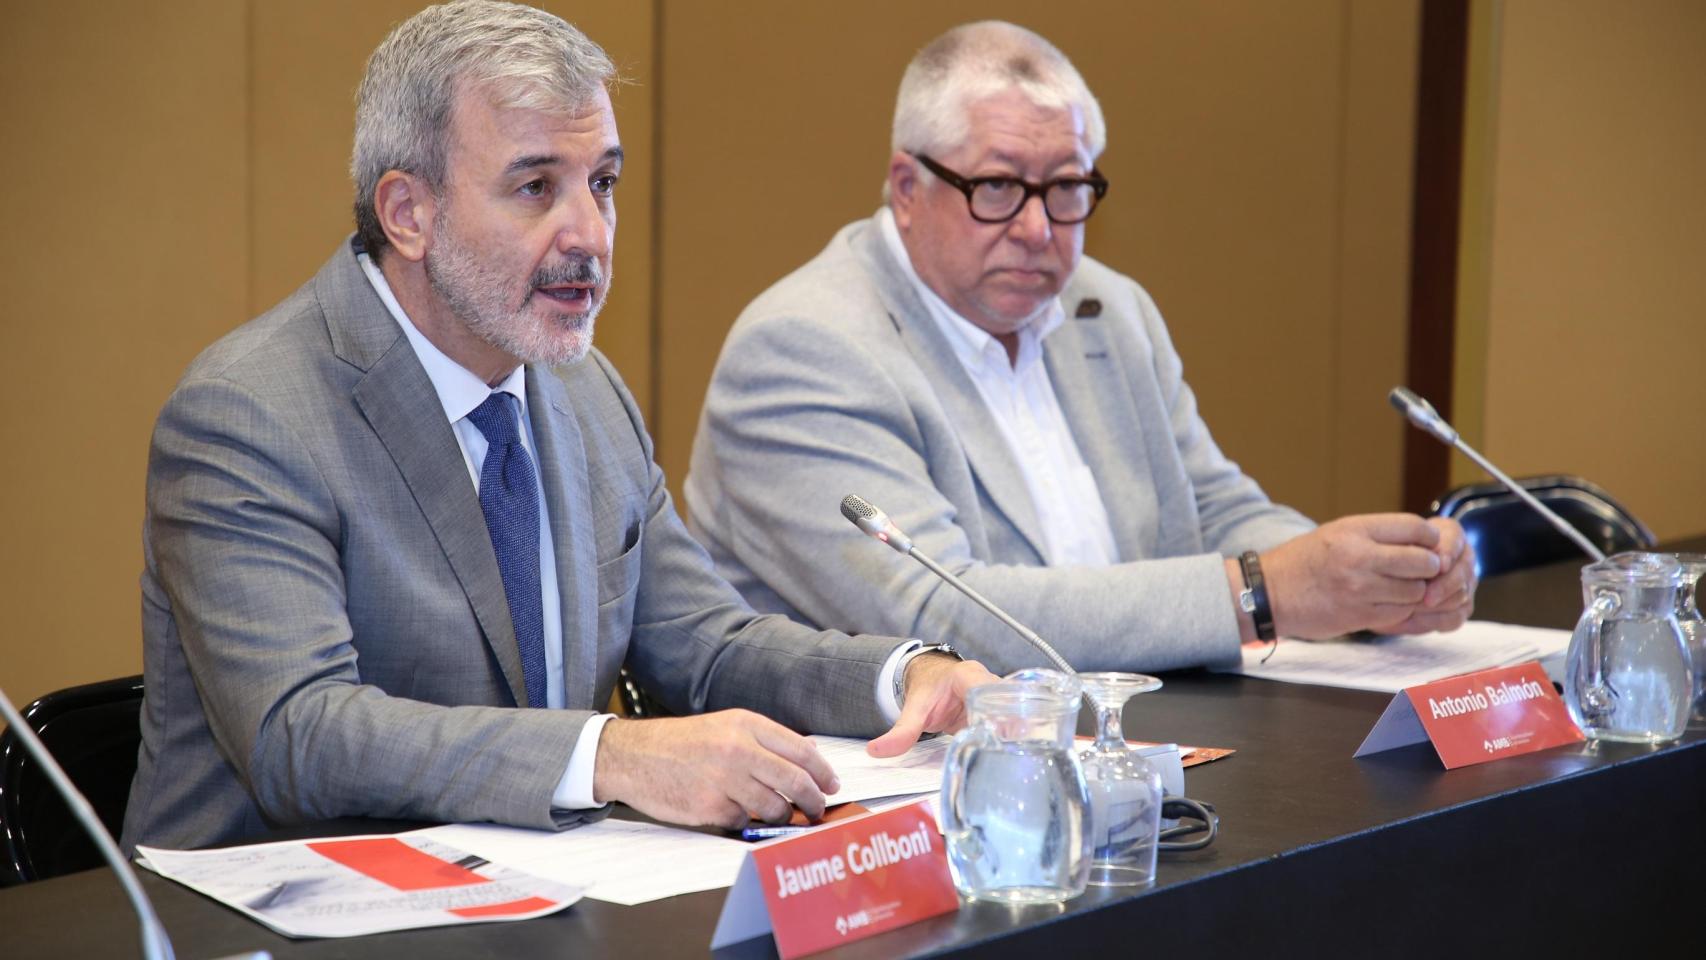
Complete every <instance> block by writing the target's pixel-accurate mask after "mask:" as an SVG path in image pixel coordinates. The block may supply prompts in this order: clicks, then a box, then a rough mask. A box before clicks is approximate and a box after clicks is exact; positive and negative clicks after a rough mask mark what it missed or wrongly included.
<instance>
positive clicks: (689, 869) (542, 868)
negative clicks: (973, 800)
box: [405, 736, 949, 905]
mask: <svg viewBox="0 0 1706 960" xmlns="http://www.w3.org/2000/svg"><path fill="white" fill-rule="evenodd" d="M811 739H812V741H813V742H814V743H816V744H817V747H818V750H819V751H821V752H822V753H823V756H824V759H826V760H828V761H829V765H830V766H831V767H832V768H834V770H835V774H836V776H837V777H839V778H840V779H841V790H840V791H839V792H837V793H835V794H832V795H830V796H829V797H828V798H827V799H828V801H829V802H830V803H831V804H836V803H848V802H850V801H876V800H878V799H880V798H901V799H899V800H895V801H891V802H904V800H909V799H911V798H913V797H915V796H917V795H918V794H920V793H935V792H936V791H937V790H938V789H940V788H941V785H942V761H943V759H944V758H945V757H946V756H947V752H948V743H949V738H947V737H937V738H936V739H933V740H925V741H923V742H921V743H919V744H917V745H915V746H914V747H913V748H912V749H911V750H909V751H907V752H906V753H904V754H902V755H901V756H898V757H892V758H889V759H886V760H878V759H875V758H873V757H871V756H869V755H867V754H866V753H865V744H866V743H867V742H869V741H866V740H857V739H853V738H849V737H821V736H814V737H812V738H811ZM413 835H414V836H426V837H429V838H431V839H432V840H434V841H437V842H439V843H443V844H446V845H448V846H453V847H456V848H458V849H462V850H466V851H468V852H469V853H474V854H478V855H479V856H481V857H484V858H485V859H487V860H491V861H492V862H494V863H503V864H507V865H509V866H512V867H515V868H517V869H519V870H524V871H526V872H528V873H531V874H533V875H535V876H540V877H545V878H547V879H550V880H554V881H556V882H558V883H564V884H570V885H574V886H582V887H585V888H586V894H585V895H586V896H587V897H589V898H590V899H593V900H604V901H608V902H610V903H620V904H625V905H633V904H636V903H646V902H647V901H650V900H660V899H662V898H664V897H673V896H676V895H678V894H683V893H695V892H697V891H700V890H716V889H720V888H722V887H727V886H731V885H732V884H733V883H734V882H735V875H736V874H737V873H739V872H740V865H741V860H742V858H743V857H744V856H745V855H746V851H747V848H748V844H747V843H746V842H745V841H743V840H734V839H728V838H724V837H719V836H716V835H714V834H707V833H700V832H698V831H695V830H683V829H680V828H677V827H665V826H659V825H657V824H652V823H637V822H634V821H629V820H600V821H599V822H597V823H591V824H587V825H586V826H583V827H576V828H574V829H572V830H566V831H564V832H562V833H552V832H549V831H543V830H523V829H520V828H517V827H500V826H496V825H493V824H483V823H482V824H452V825H449V826H443V827H430V828H428V829H426V830H421V831H418V832H417V833H415V834H413ZM405 836H409V834H405Z"/></svg>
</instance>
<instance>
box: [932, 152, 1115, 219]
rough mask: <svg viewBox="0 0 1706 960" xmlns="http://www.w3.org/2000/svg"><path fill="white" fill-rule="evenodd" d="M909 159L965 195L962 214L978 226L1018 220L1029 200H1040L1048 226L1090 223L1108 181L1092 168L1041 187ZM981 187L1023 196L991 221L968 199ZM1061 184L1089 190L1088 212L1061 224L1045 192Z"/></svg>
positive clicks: (1016, 179) (1040, 185) (1056, 179)
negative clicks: (1008, 187) (1001, 186)
mask: <svg viewBox="0 0 1706 960" xmlns="http://www.w3.org/2000/svg"><path fill="white" fill-rule="evenodd" d="M911 156H912V159H914V160H917V161H918V162H919V163H922V164H923V165H924V169H926V170H928V171H930V172H931V173H933V174H935V175H936V176H938V177H940V178H942V182H943V183H946V184H947V185H948V186H950V187H953V188H954V189H955V190H958V191H959V192H961V193H963V194H965V195H966V213H968V214H970V215H971V218H972V219H973V220H976V221H977V222H978V223H1006V222H1008V221H1009V220H1012V219H1013V218H1014V217H1016V216H1018V215H1019V211H1021V210H1023V209H1025V204H1027V203H1030V202H1031V198H1032V197H1040V198H1042V202H1043V215H1044V216H1046V217H1048V219H1049V222H1050V223H1055V224H1059V225H1061V226H1071V225H1073V224H1076V223H1083V222H1084V221H1086V220H1088V219H1090V215H1091V214H1092V213H1095V212H1096V206H1097V204H1099V203H1101V202H1102V198H1103V197H1105V196H1107V194H1108V178H1107V177H1104V176H1102V173H1101V171H1099V170H1097V169H1096V168H1095V167H1091V168H1090V173H1089V175H1088V176H1082V177H1076V176H1075V177H1055V178H1054V179H1052V180H1044V181H1043V182H1042V183H1032V182H1031V181H1029V180H1025V179H1022V178H1020V177H965V176H961V175H960V174H958V173H955V172H954V171H952V170H949V169H948V168H947V167H944V166H942V165H941V164H940V163H937V162H936V161H935V160H932V159H931V158H930V157H929V155H927V154H923V153H914V154H912V155H911ZM984 183H1014V184H1018V185H1019V186H1020V187H1022V188H1023V189H1024V191H1025V196H1024V197H1023V198H1021V199H1020V200H1019V202H1018V204H1016V205H1015V206H1014V207H1013V212H1012V213H1009V214H1008V215H1006V216H1005V217H996V218H994V219H991V218H989V217H980V216H978V215H977V210H976V209H975V208H974V207H973V205H972V199H971V195H972V192H973V191H975V190H976V189H977V188H978V185H979V184H984ZM1063 183H1067V184H1083V185H1085V186H1087V187H1089V188H1090V190H1091V192H1092V199H1091V200H1090V209H1088V210H1086V211H1084V216H1082V217H1079V218H1078V219H1076V220H1062V219H1060V218H1059V217H1056V216H1055V215H1054V213H1053V212H1051V211H1050V210H1049V208H1048V192H1049V191H1050V190H1053V189H1054V188H1055V187H1058V186H1060V185H1061V184H1063Z"/></svg>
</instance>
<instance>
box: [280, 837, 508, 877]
mask: <svg viewBox="0 0 1706 960" xmlns="http://www.w3.org/2000/svg"><path fill="white" fill-rule="evenodd" d="M308 849H310V850H312V851H314V852H315V853H317V854H319V855H320V856H322V857H325V858H326V859H328V860H335V861H337V862H338V863H341V864H343V865H344V866H346V867H349V868H350V869H351V870H354V871H355V872H356V873H359V874H361V875H363V876H366V877H372V878H373V879H375V880H378V881H379V882H380V883H383V884H385V885H386V886H388V887H391V888H393V889H396V890H437V889H439V888H441V887H466V886H471V885H473V884H476V883H491V881H490V880H489V879H487V878H485V877H482V876H480V875H479V874H477V873H475V872H474V871H472V870H469V869H467V868H466V867H459V866H457V865H456V864H454V863H448V862H446V861H443V860H440V859H439V858H437V857H435V856H433V855H432V854H430V853H423V852H421V851H420V850H416V849H415V848H414V847H411V846H409V845H408V844H406V843H404V842H403V841H401V840H398V839H396V838H395V837H370V838H366V839H361V840H322V841H320V842H317V843H310V844H309V845H308Z"/></svg>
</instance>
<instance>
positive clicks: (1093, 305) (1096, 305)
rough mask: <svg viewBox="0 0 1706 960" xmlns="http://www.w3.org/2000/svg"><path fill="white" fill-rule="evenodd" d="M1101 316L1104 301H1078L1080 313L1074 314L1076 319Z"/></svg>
mask: <svg viewBox="0 0 1706 960" xmlns="http://www.w3.org/2000/svg"><path fill="white" fill-rule="evenodd" d="M1101 315H1102V301H1100V300H1097V299H1096V298H1095V297H1088V298H1086V299H1083V300H1080V301H1078V311H1077V312H1076V313H1074V314H1073V316H1075V317H1099V316H1101Z"/></svg>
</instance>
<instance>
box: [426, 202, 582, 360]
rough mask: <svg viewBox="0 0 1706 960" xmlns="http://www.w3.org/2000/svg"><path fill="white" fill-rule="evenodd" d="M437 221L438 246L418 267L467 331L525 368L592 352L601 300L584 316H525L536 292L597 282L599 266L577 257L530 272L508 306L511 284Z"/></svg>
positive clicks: (445, 225) (580, 356) (443, 223)
mask: <svg viewBox="0 0 1706 960" xmlns="http://www.w3.org/2000/svg"><path fill="white" fill-rule="evenodd" d="M448 225H449V224H448V222H447V220H446V219H444V218H442V217H441V219H440V220H439V222H438V223H437V225H436V229H435V231H434V232H435V233H436V234H437V238H438V242H437V243H436V244H434V245H433V248H432V249H429V250H428V251H427V255H426V259H425V261H424V262H423V266H424V268H425V271H426V276H427V282H428V283H429V284H431V286H432V289H433V291H434V292H436V293H437V294H438V295H439V296H440V297H443V298H444V302H445V303H446V304H448V305H449V306H450V311H451V313H452V314H453V315H454V316H455V317H456V318H457V319H458V320H460V321H461V322H462V323H463V324H464V325H465V326H467V328H468V330H469V332H471V333H473V334H474V335H475V336H476V337H479V338H480V339H481V340H483V341H485V342H486V343H488V344H490V345H491V346H494V347H496V348H498V349H499V350H502V351H503V352H505V353H507V354H509V355H510V356H512V357H515V358H516V359H518V360H520V361H521V362H522V363H525V364H533V365H538V366H547V367H555V366H561V365H563V364H567V363H573V362H575V361H577V360H579V359H581V358H582V357H584V356H586V353H587V351H588V350H590V349H591V348H592V333H593V327H594V322H595V321H596V320H597V317H598V311H599V310H600V309H602V308H603V306H604V302H603V300H602V299H600V300H599V301H598V302H597V303H594V304H593V307H592V310H591V311H589V312H588V313H587V315H586V316H584V317H576V318H573V319H566V320H551V321H540V320H536V319H534V318H532V317H530V316H528V312H527V308H528V305H529V304H530V303H531V302H532V300H533V298H534V297H536V296H543V294H540V293H538V292H537V290H536V289H535V288H537V287H541V286H550V285H553V284H561V283H593V284H597V285H598V286H597V289H598V290H605V289H608V287H606V286H605V285H604V284H602V283H600V281H601V280H604V279H605V278H603V277H601V276H600V275H599V274H600V272H601V271H600V270H599V268H598V261H596V260H593V259H591V258H588V257H578V258H575V259H571V260H569V261H567V262H565V263H562V264H559V265H558V266H555V267H550V268H545V269H540V270H538V271H535V272H534V274H533V276H532V277H531V278H530V280H529V283H528V287H527V296H526V297H524V298H523V299H522V301H521V304H520V306H518V307H515V308H513V309H512V308H511V307H510V306H509V302H510V298H511V294H512V292H513V291H512V290H511V289H510V281H509V280H508V279H506V278H505V277H503V276H500V275H499V274H498V273H497V272H495V271H493V270H492V269H490V268H489V267H487V266H486V265H484V264H482V263H480V262H479V261H478V260H477V259H476V258H474V257H473V256H471V255H470V253H469V251H468V248H467V247H466V246H465V245H464V244H463V243H462V242H461V241H460V239H459V238H458V237H457V236H456V234H455V232H454V231H453V230H447V229H446V228H447V227H448Z"/></svg>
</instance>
